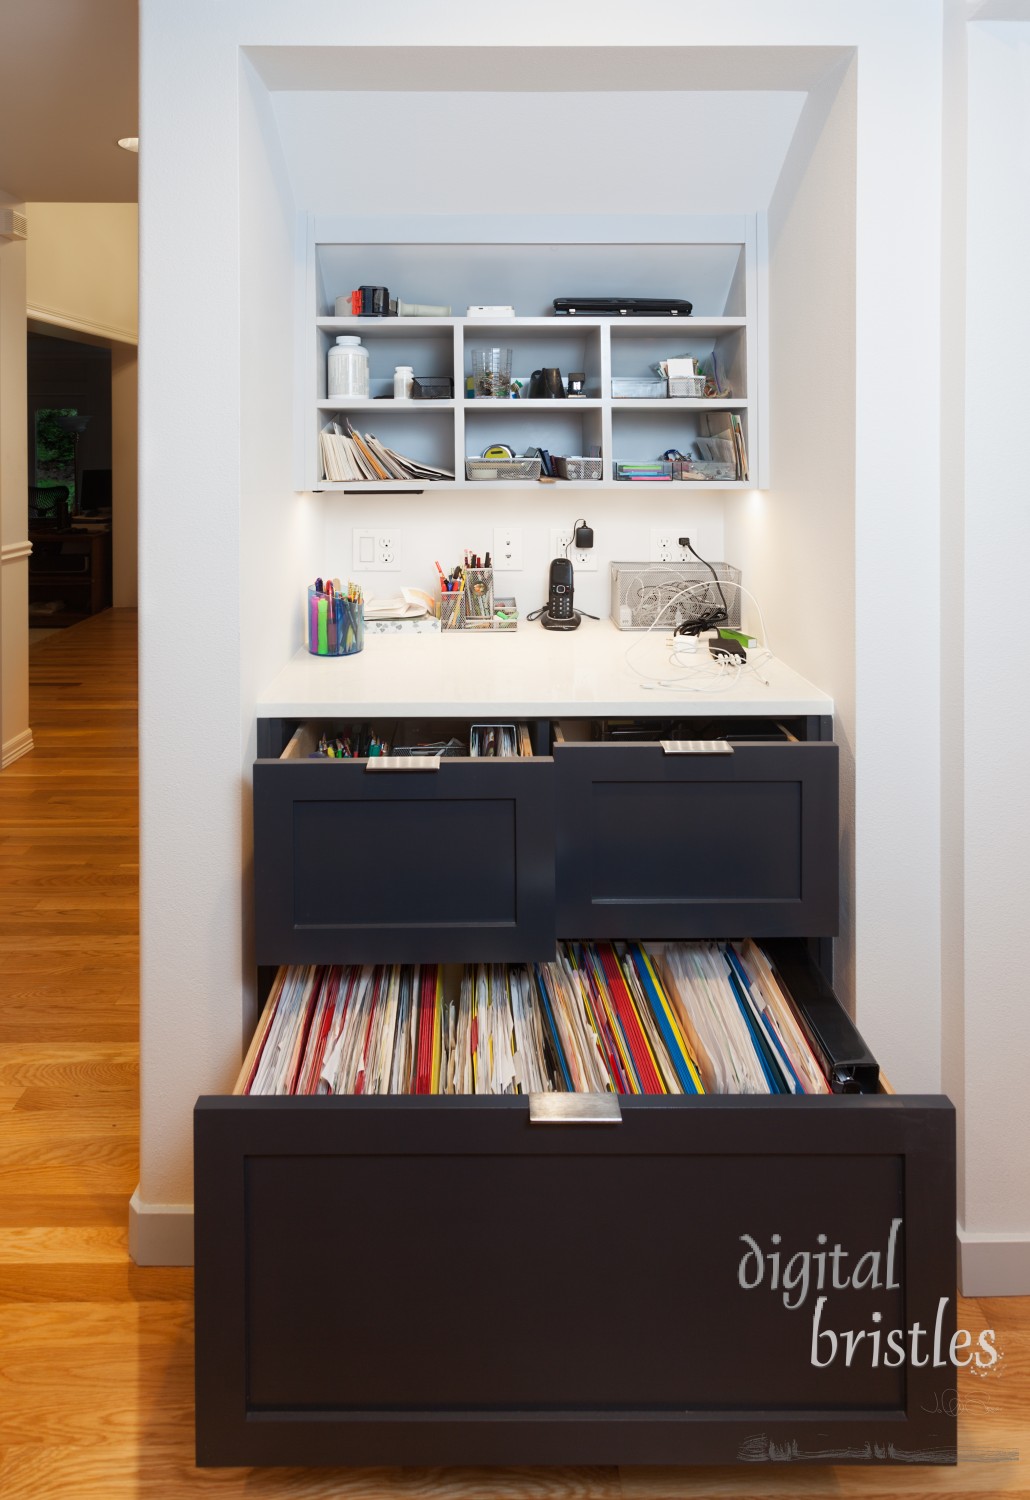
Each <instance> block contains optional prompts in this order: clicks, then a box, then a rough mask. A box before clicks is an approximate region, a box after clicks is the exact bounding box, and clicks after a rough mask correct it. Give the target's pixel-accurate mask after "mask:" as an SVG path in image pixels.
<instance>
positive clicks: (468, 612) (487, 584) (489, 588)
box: [461, 568, 494, 629]
mask: <svg viewBox="0 0 1030 1500" xmlns="http://www.w3.org/2000/svg"><path fill="white" fill-rule="evenodd" d="M461 597H462V598H463V599H464V601H465V625H466V628H470V627H471V628H472V629H482V625H481V623H480V622H482V621H484V620H485V621H486V623H487V625H489V624H490V622H491V621H492V620H493V617H494V570H493V568H466V569H465V587H464V589H463V590H462V595H461Z"/></svg>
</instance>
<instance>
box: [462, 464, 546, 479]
mask: <svg viewBox="0 0 1030 1500" xmlns="http://www.w3.org/2000/svg"><path fill="white" fill-rule="evenodd" d="M465 478H466V479H474V480H476V481H477V483H479V482H482V481H484V480H493V479H539V478H540V460H539V459H538V458H466V460H465Z"/></svg>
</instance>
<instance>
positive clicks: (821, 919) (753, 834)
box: [554, 724, 838, 939]
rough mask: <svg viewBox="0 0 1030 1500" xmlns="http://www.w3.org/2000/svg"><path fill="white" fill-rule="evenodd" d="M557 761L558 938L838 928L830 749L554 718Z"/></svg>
mask: <svg viewBox="0 0 1030 1500" xmlns="http://www.w3.org/2000/svg"><path fill="white" fill-rule="evenodd" d="M773 729H774V730H775V726H773ZM570 730H571V732H570ZM577 736H579V737H577ZM554 764H555V777H556V782H557V818H558V822H557V828H556V835H555V837H556V861H557V890H558V932H559V934H560V935H561V936H566V935H569V934H573V933H575V934H577V935H579V936H581V937H589V938H613V937H624V938H625V937H634V938H655V939H660V938H677V937H684V938H689V937H705V936H708V935H709V934H711V933H713V932H722V933H745V932H753V933H761V934H763V935H764V936H769V937H815V936H823V935H828V934H832V933H834V932H836V930H837V921H838V910H837V868H838V850H837V842H838V840H837V747H836V745H834V744H832V743H830V742H819V741H810V742H802V741H798V740H796V739H794V738H793V737H792V736H791V735H789V734H781V735H779V736H776V735H775V733H774V737H773V738H770V739H746V740H734V739H732V738H726V737H724V736H723V737H719V738H705V739H695V738H690V739H679V738H677V739H667V740H661V741H659V742H657V743H654V742H650V743H646V742H634V741H624V740H619V741H608V742H598V741H596V740H593V739H591V738H590V737H589V731H584V730H583V727H582V726H580V725H575V724H573V725H571V726H568V725H566V726H563V725H556V726H555V743H554Z"/></svg>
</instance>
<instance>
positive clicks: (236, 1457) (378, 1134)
mask: <svg viewBox="0 0 1030 1500" xmlns="http://www.w3.org/2000/svg"><path fill="white" fill-rule="evenodd" d="M545 1097H553V1096H545ZM566 1097H568V1096H566ZM578 1097H579V1098H580V1099H582V1098H584V1097H585V1098H586V1099H587V1100H588V1102H589V1100H590V1098H591V1097H596V1096H578ZM620 1104H621V1120H619V1121H617V1122H614V1123H609V1124H605V1125H600V1124H591V1123H576V1122H574V1123H565V1124H561V1123H549V1124H534V1123H532V1122H531V1119H530V1108H529V1100H528V1099H527V1098H526V1097H524V1096H508V1097H503V1096H502V1097H496V1098H476V1097H458V1098H455V1097H424V1096H422V1097H419V1096H410V1095H409V1096H380V1097H370V1098H353V1097H350V1098H310V1097H309V1098H285V1099H284V1098H279V1099H268V1098H238V1097H237V1098H208V1099H202V1100H200V1101H199V1103H198V1105H197V1109H196V1115H195V1162H196V1330H197V1332H196V1337H197V1360H196V1372H197V1459H198V1462H199V1463H201V1464H230V1465H239V1464H303V1465H315V1464H423V1465H426V1464H428V1465H435V1464H480V1463H482V1464H547V1463H561V1464H641V1463H651V1464H653V1463H659V1464H686V1463H705V1464H724V1463H740V1462H744V1463H749V1464H751V1465H755V1464H758V1465H759V1466H765V1465H768V1464H769V1463H770V1462H776V1461H780V1462H782V1461H783V1460H789V1461H792V1462H793V1463H795V1464H802V1465H811V1464H813V1463H815V1464H820V1463H822V1464H826V1463H832V1464H839V1463H887V1464H893V1463H897V1464H902V1465H905V1466H909V1465H911V1464H912V1463H949V1462H950V1463H953V1462H954V1461H955V1417H954V1405H953V1403H952V1402H951V1400H950V1398H949V1395H948V1391H949V1389H950V1388H951V1387H952V1386H953V1384H954V1379H955V1373H954V1369H953V1367H952V1366H951V1365H950V1363H948V1361H947V1359H946V1358H945V1359H944V1361H943V1362H942V1364H941V1365H934V1364H933V1363H931V1362H929V1361H926V1362H925V1363H923V1364H920V1365H919V1366H915V1365H913V1363H912V1362H911V1361H909V1360H906V1361H905V1362H904V1363H903V1364H901V1365H900V1366H898V1365H894V1366H893V1367H890V1368H888V1367H886V1365H885V1364H884V1362H883V1360H881V1359H879V1358H877V1359H875V1360H874V1357H873V1355H874V1350H873V1348H872V1346H871V1343H870V1340H869V1337H868V1335H870V1334H871V1333H872V1332H874V1331H875V1330H877V1328H880V1329H881V1332H882V1333H883V1336H884V1337H886V1331H887V1330H894V1329H897V1330H908V1329H911V1328H912V1327H913V1326H914V1325H915V1324H916V1323H918V1324H919V1325H920V1326H921V1327H922V1329H923V1330H925V1331H927V1347H928V1346H929V1344H932V1342H933V1339H934V1337H935V1336H937V1337H938V1341H939V1343H940V1347H941V1348H943V1349H944V1350H947V1348H948V1347H949V1343H950V1340H951V1337H952V1333H953V1331H954V1324H955V1301H954V1289H955V1234H954V1226H955V1192H954V1182H955V1173H954V1112H953V1110H952V1108H951V1106H950V1105H949V1103H948V1101H947V1100H944V1099H937V1098H901V1097H893V1096H885V1095H878V1096H847V1097H839V1096H836V1097H823V1098H815V1097H811V1096H809V1097H806V1098H783V1097H779V1098H755V1097H750V1098H730V1097H726V1096H721V1097H705V1098H689V1097H686V1098H685V1097H683V1096H678V1097H666V1098H654V1097H651V1098H638V1097H634V1098H630V1099H623V1100H621V1101H620ZM898 1221H900V1223H899V1222H898ZM820 1236H826V1239H825V1240H820ZM892 1239H893V1244H894V1254H893V1256H892V1257H891V1263H890V1267H889V1266H888V1261H887V1257H888V1254H889V1250H890V1246H891V1243H892ZM752 1243H753V1244H755V1245H757V1246H758V1247H759V1249H760V1252H761V1256H762V1261H761V1267H759V1262H758V1261H757V1259H753V1263H752V1262H748V1263H747V1265H746V1266H745V1268H744V1274H743V1277H742V1272H741V1264H742V1259H743V1257H744V1256H745V1255H746V1254H747V1253H748V1250H749V1248H750V1245H751V1244H752ZM820 1244H822V1245H827V1244H828V1245H829V1246H830V1247H833V1246H835V1245H840V1246H841V1248H842V1251H843V1253H844V1259H843V1260H841V1261H840V1262H839V1266H840V1268H841V1269H842V1273H846V1274H847V1277H848V1280H847V1282H845V1280H844V1274H841V1275H840V1276H839V1277H838V1279H837V1286H836V1288H831V1289H830V1291H829V1292H828V1294H827V1293H826V1292H825V1291H824V1292H823V1293H820V1292H819V1289H818V1287H817V1285H816V1276H817V1270H818V1262H817V1261H815V1260H814V1259H811V1260H810V1261H809V1267H810V1271H811V1281H810V1283H809V1285H808V1287H807V1291H806V1294H805V1296H804V1298H803V1299H802V1300H800V1305H798V1306H795V1307H793V1308H790V1307H786V1306H785V1305H784V1299H783V1292H782V1288H781V1287H779V1286H778V1285H774V1284H773V1276H774V1265H778V1264H782V1265H786V1263H787V1260H788V1258H789V1257H793V1256H795V1255H798V1254H804V1253H807V1254H809V1256H813V1257H814V1255H815V1254H816V1253H817V1252H818V1250H819V1248H820ZM777 1247H778V1249H779V1255H780V1260H779V1262H774V1260H773V1256H774V1254H776V1253H777ZM871 1254H875V1255H877V1256H878V1260H877V1265H878V1267H879V1270H878V1274H877V1282H878V1284H877V1286H876V1287H874V1286H873V1285H871V1284H870V1282H871V1278H870V1265H871V1262H870V1261H869V1260H868V1259H867V1260H866V1261H865V1270H864V1272H863V1275H862V1276H861V1277H860V1276H858V1275H857V1274H856V1275H855V1278H854V1279H855V1281H857V1282H858V1283H859V1284H858V1286H855V1285H853V1284H851V1276H852V1273H853V1272H855V1271H856V1268H857V1266H858V1265H859V1262H860V1259H861V1258H862V1257H868V1256H870V1255H871ZM799 1264H800V1263H796V1264H795V1269H797V1266H798V1265H799ZM759 1269H761V1275H760V1276H759ZM888 1273H890V1274H888ZM888 1280H889V1281H891V1282H892V1283H893V1284H892V1285H889V1286H888V1285H887V1282H888ZM820 1295H823V1296H825V1302H824V1303H823V1305H822V1306H821V1308H820V1307H819V1305H818V1298H819V1296H820ZM799 1298H800V1283H799V1282H797V1283H796V1289H795V1293H794V1296H793V1297H792V1299H791V1300H792V1301H798V1299H799ZM942 1304H943V1305H942ZM817 1319H818V1322H816V1320H817ZM881 1320H882V1324H881ZM815 1327H818V1328H820V1329H822V1330H827V1329H829V1330H831V1331H833V1332H834V1333H835V1334H836V1335H837V1336H838V1338H839V1340H840V1343H839V1347H838V1348H837V1350H836V1352H835V1354H834V1356H833V1357H832V1359H831V1358H829V1355H830V1350H831V1344H830V1340H829V1339H827V1338H824V1339H823V1341H822V1343H821V1344H820V1345H819V1346H818V1353H819V1355H820V1361H821V1362H820V1363H819V1364H816V1363H813V1360H812V1339H813V1331H814V1328H815ZM845 1330H853V1331H862V1332H864V1333H865V1334H866V1335H867V1336H866V1337H865V1338H864V1339H863V1340H862V1341H861V1342H860V1343H859V1345H858V1350H859V1353H858V1355H857V1356H856V1357H854V1358H852V1359H850V1361H846V1360H845V1349H844V1343H843V1332H844V1331H845Z"/></svg>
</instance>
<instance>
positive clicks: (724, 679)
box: [625, 578, 772, 693]
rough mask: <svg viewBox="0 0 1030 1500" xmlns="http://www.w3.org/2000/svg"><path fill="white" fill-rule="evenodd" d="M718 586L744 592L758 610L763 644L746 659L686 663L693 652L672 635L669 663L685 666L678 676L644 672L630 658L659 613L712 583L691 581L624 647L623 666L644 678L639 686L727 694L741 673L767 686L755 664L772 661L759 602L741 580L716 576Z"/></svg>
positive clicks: (734, 685)
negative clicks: (641, 633) (739, 581)
mask: <svg viewBox="0 0 1030 1500" xmlns="http://www.w3.org/2000/svg"><path fill="white" fill-rule="evenodd" d="M718 586H719V588H734V589H737V590H738V592H740V593H741V594H746V595H747V597H748V598H749V599H750V600H751V602H752V604H753V605H754V606H755V609H756V610H757V611H758V618H759V621H760V622H761V631H762V642H763V644H762V646H761V647H760V648H759V650H758V652H757V654H756V655H753V656H751V657H750V658H749V659H748V660H747V661H742V660H741V658H740V657H739V656H735V655H734V656H733V658H732V660H729V659H728V658H727V657H725V656H723V657H712V658H711V659H710V660H709V661H707V662H695V663H690V662H688V661H687V660H686V658H687V657H688V656H691V655H693V651H692V650H687V648H685V647H683V646H678V645H677V644H676V642H677V639H678V637H676V636H673V637H672V639H671V641H670V642H669V646H670V652H669V665H670V666H672V667H678V668H685V669H686V670H682V671H680V673H679V675H678V676H676V677H659V676H656V675H655V673H654V672H645V671H644V669H643V668H642V667H638V666H637V664H636V663H635V662H633V661H631V660H630V657H631V655H632V653H633V652H634V651H638V650H639V649H640V647H641V646H643V645H644V644H645V642H646V641H647V638H648V636H649V635H650V634H651V631H652V630H653V629H654V628H655V626H656V625H657V624H658V622H659V620H660V619H661V618H662V615H664V614H665V612H666V610H669V609H671V608H672V606H673V605H674V604H675V603H676V602H677V600H679V599H682V598H683V596H684V595H685V594H696V593H698V592H704V593H707V592H708V591H709V590H710V589H711V588H712V587H713V583H712V582H709V581H707V580H706V581H704V582H702V583H691V584H688V585H687V586H686V587H685V588H682V589H680V590H679V592H678V593H676V594H674V595H673V597H672V598H671V599H670V600H669V601H668V603H666V604H663V605H662V607H661V609H660V610H659V611H658V613H657V614H656V615H655V617H654V619H653V620H652V621H651V623H650V625H649V626H648V627H647V629H646V630H645V631H644V633H643V635H641V636H640V637H639V638H638V639H637V640H635V641H634V642H633V643H632V645H630V646H627V648H626V653H625V656H626V665H627V666H628V667H629V668H630V669H631V670H632V671H634V672H636V674H637V676H638V677H643V678H645V679H647V680H646V681H644V682H643V683H642V686H643V687H645V688H649V689H651V690H652V691H655V690H657V689H659V688H660V689H662V690H663V691H669V692H676V693H728V692H732V690H733V689H734V688H735V687H736V686H737V684H738V682H740V680H741V678H742V677H743V676H745V675H749V676H753V677H755V678H756V679H757V680H758V681H759V682H761V683H762V684H764V686H765V687H768V686H769V681H768V679H767V678H765V677H763V676H762V674H761V672H760V671H759V670H758V669H759V667H761V666H764V665H765V663H766V662H768V661H771V660H772V651H771V650H770V649H769V636H768V632H767V631H766V628H765V616H764V614H763V613H762V606H761V604H759V602H758V600H757V599H756V598H755V596H754V594H752V592H751V590H750V589H746V588H745V587H744V585H743V584H742V583H734V582H733V581H732V579H728V578H720V579H719V580H718ZM694 649H696V648H694Z"/></svg>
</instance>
